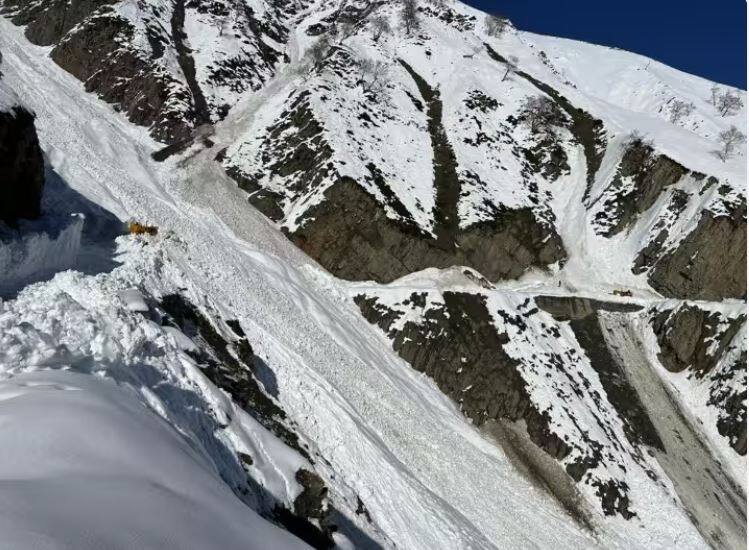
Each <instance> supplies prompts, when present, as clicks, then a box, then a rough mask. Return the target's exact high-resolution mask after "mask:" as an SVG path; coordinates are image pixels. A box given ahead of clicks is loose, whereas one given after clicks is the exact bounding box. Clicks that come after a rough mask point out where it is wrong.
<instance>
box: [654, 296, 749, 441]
mask: <svg viewBox="0 0 749 550" xmlns="http://www.w3.org/2000/svg"><path fill="white" fill-rule="evenodd" d="M745 324H746V316H744V315H739V316H735V317H728V316H724V315H723V314H721V313H719V312H715V311H706V310H703V309H701V308H699V307H697V306H690V305H682V306H681V307H679V308H677V309H675V310H665V311H662V312H659V313H657V314H655V315H654V316H653V317H652V326H653V332H654V333H655V336H656V339H657V341H658V345H659V347H660V353H659V354H658V358H659V359H660V362H661V364H662V365H663V366H664V367H665V368H666V369H668V370H669V371H671V372H674V373H679V372H683V371H688V372H689V376H690V378H694V379H696V382H697V383H701V384H706V385H707V386H708V392H709V399H708V402H707V403H706V405H709V406H711V407H714V408H715V409H717V412H718V421H717V430H718V433H719V434H720V435H722V436H724V437H726V438H727V439H728V440H729V442H730V444H731V447H732V448H733V449H734V450H735V451H736V452H737V453H738V454H741V455H746V421H747V412H746V350H745V349H735V348H737V347H738V346H739V345H740V341H741V340H744V339H745V338H746V336H745V333H744V330H745V329H743V327H745ZM742 329H743V330H742ZM744 346H745V343H744ZM729 352H732V353H731V354H730V355H729Z"/></svg>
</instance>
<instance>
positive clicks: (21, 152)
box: [0, 107, 44, 226]
mask: <svg viewBox="0 0 749 550" xmlns="http://www.w3.org/2000/svg"><path fill="white" fill-rule="evenodd" d="M0 174H1V176H0V220H2V221H3V222H5V223H6V224H8V225H11V226H15V225H16V223H17V221H18V220H19V219H34V218H37V217H39V215H40V214H41V199H42V189H43V187H44V159H43V157H42V151H41V149H40V147H39V140H38V138H37V135H36V129H35V128H34V115H32V114H31V113H30V112H29V111H27V110H26V109H24V108H22V107H14V108H12V109H11V110H9V111H4V112H0Z"/></svg>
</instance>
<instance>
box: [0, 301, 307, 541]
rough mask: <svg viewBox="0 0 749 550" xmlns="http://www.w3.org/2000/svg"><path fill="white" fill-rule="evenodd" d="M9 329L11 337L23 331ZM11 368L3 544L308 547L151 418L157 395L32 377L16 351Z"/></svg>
mask: <svg viewBox="0 0 749 550" xmlns="http://www.w3.org/2000/svg"><path fill="white" fill-rule="evenodd" d="M2 315H3V316H4V317H5V318H6V319H7V317H8V312H7V311H4V312H3V314H2ZM37 326H38V325H37ZM26 329H27V330H29V329H30V326H27V327H26ZM3 330H4V339H7V335H8V333H7V332H5V331H8V330H10V331H12V330H13V328H9V327H4V329H3ZM6 350H7V348H6ZM17 351H19V352H23V351H24V350H23V349H18V350H17ZM34 351H35V352H40V351H42V350H41V349H39V348H37V349H35V350H34ZM0 365H2V366H1V367H0V368H2V379H1V380H0V414H2V416H3V419H4V422H3V425H2V428H0V438H2V441H3V444H4V445H7V448H6V450H5V452H4V453H3V455H2V458H0V479H2V486H3V491H2V496H0V526H2V528H1V529H0V531H2V535H0V538H1V539H2V544H3V545H6V546H8V547H9V548H45V549H50V550H51V549H57V548H60V549H62V548H81V549H92V550H93V549H96V548H105V547H117V548H171V549H175V550H176V549H179V548H191V547H196V546H197V547H200V548H216V549H218V548H236V549H240V548H258V549H260V548H268V547H273V548H284V549H292V548H304V547H305V545H303V544H302V543H301V541H299V540H297V539H295V538H294V537H292V536H291V535H289V534H288V533H286V532H284V531H282V530H281V529H279V528H278V527H275V526H273V525H271V524H270V523H268V522H266V521H264V520H263V519H262V518H260V517H259V516H258V515H256V514H255V513H254V512H253V511H252V510H249V509H248V508H247V507H246V506H244V505H243V504H242V503H241V502H240V501H239V499H237V498H236V497H235V496H234V495H233V494H232V493H231V491H230V490H229V488H228V487H227V486H226V485H225V484H224V482H223V481H222V480H221V479H220V477H219V476H218V475H217V472H216V471H215V470H214V468H213V466H212V465H211V464H210V463H209V462H208V461H207V460H206V457H205V456H204V455H203V454H201V452H200V451H199V450H197V449H196V448H195V447H194V446H192V445H190V443H189V441H188V440H186V439H184V438H183V437H182V436H181V435H180V434H179V433H178V432H176V431H175V430H173V429H172V428H171V427H170V426H169V425H168V424H167V423H166V422H164V421H163V420H162V419H161V418H159V417H158V416H157V415H155V414H154V413H153V412H152V411H151V410H149V408H148V406H147V400H146V396H147V391H148V390H146V389H145V388H137V387H135V388H134V387H129V386H121V385H117V384H116V383H115V382H113V381H112V380H110V379H106V378H102V377H97V376H91V375H87V374H81V373H76V372H70V371H67V372H66V371H61V370H43V369H42V370H38V371H37V372H28V367H27V364H26V361H25V360H24V358H23V357H20V356H16V357H13V356H12V355H8V353H7V351H6V352H4V353H3V357H2V359H0ZM9 367H11V368H13V369H17V371H16V372H17V373H16V374H14V375H10V373H9V372H8V370H7V369H8V368H9ZM37 368H38V367H37ZM24 370H25V371H26V372H23V371H24ZM30 434H33V436H30ZM113 495H116V498H113ZM84 523H85V526H84Z"/></svg>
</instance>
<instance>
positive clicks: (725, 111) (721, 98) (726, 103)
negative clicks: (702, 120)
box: [715, 90, 744, 117]
mask: <svg viewBox="0 0 749 550" xmlns="http://www.w3.org/2000/svg"><path fill="white" fill-rule="evenodd" d="M743 106H744V102H743V101H741V97H740V96H739V94H738V93H736V92H732V91H731V90H726V91H725V92H723V93H722V94H719V95H718V99H717V100H716V104H715V107H716V109H718V113H719V114H720V116H722V117H724V116H733V115H735V114H737V113H738V112H739V111H740V110H741V108H742V107H743Z"/></svg>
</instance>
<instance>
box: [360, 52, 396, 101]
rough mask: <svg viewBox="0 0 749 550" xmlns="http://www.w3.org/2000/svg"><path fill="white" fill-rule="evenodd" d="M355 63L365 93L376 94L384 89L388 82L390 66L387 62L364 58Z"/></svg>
mask: <svg viewBox="0 0 749 550" xmlns="http://www.w3.org/2000/svg"><path fill="white" fill-rule="evenodd" d="M356 65H357V68H358V69H359V74H360V83H361V85H362V88H363V89H364V92H365V93H371V94H375V95H377V94H380V93H382V92H384V91H385V89H386V88H387V85H388V83H389V82H390V67H388V65H387V63H383V62H382V61H374V60H372V59H367V58H365V59H360V60H359V61H358V62H357V63H356Z"/></svg>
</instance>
